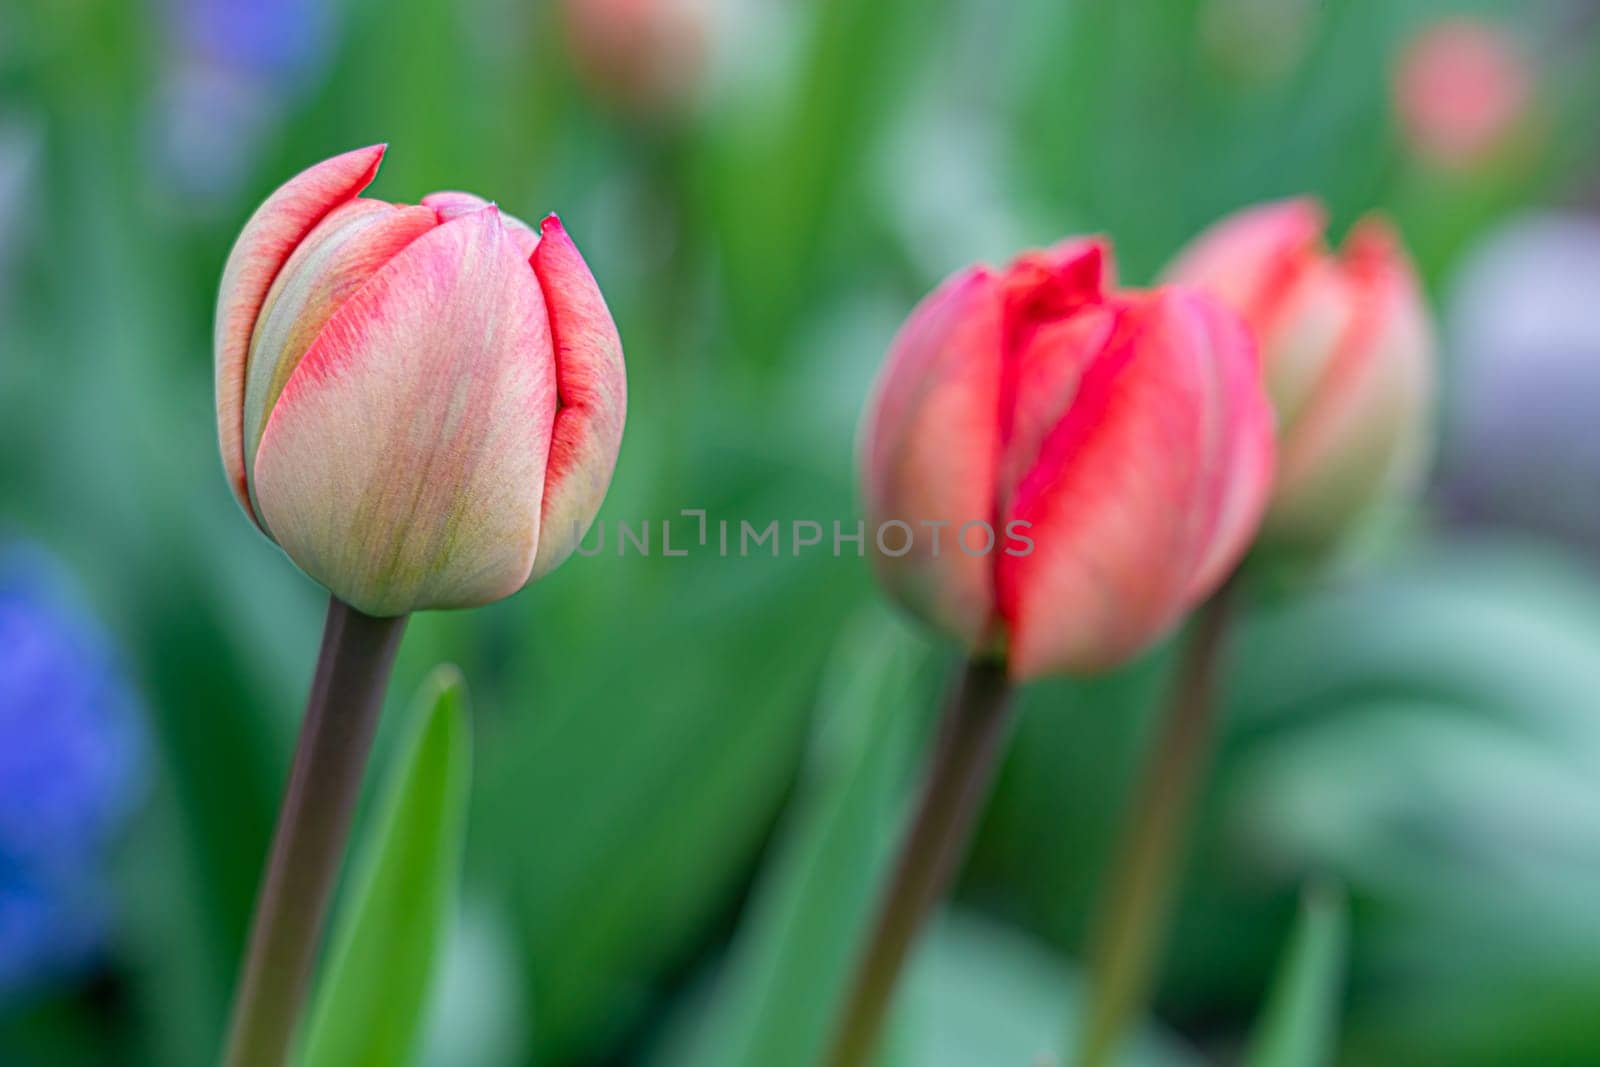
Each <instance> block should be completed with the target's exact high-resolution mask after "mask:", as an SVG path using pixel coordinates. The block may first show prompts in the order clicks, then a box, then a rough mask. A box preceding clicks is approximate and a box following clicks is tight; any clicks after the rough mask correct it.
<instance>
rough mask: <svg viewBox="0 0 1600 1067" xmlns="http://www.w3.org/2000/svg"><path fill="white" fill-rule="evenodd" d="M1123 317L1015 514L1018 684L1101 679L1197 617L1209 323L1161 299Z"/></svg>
mask: <svg viewBox="0 0 1600 1067" xmlns="http://www.w3.org/2000/svg"><path fill="white" fill-rule="evenodd" d="M1119 318H1120V322H1119V328H1118V330H1117V333H1116V335H1115V336H1114V337H1113V338H1112V339H1111V341H1110V343H1109V344H1108V345H1107V346H1106V348H1105V349H1104V351H1103V352H1102V353H1101V354H1100V355H1099V356H1098V357H1097V358H1096V359H1095V360H1094V361H1093V362H1092V363H1091V364H1090V365H1089V366H1088V367H1087V369H1086V370H1085V371H1084V374H1083V377H1082V381H1081V384H1080V385H1079V388H1078V393H1077V397H1076V399H1075V400H1074V402H1073V405H1072V407H1071V409H1070V410H1069V411H1068V412H1067V414H1066V417H1065V418H1063V419H1062V420H1061V422H1060V423H1059V424H1058V425H1057V426H1056V427H1055V428H1054V429H1053V430H1052V431H1051V433H1050V434H1049V436H1048V437H1047V438H1046V440H1045V442H1044V446H1043V448H1042V450H1041V455H1040V459H1039V462H1038V464H1037V465H1036V466H1035V467H1034V468H1033V469H1032V470H1031V471H1029V473H1028V475H1027V476H1026V477H1025V478H1024V479H1023V481H1022V484H1021V485H1020V486H1019V487H1018V490H1017V493H1016V497H1015V499H1014V500H1013V501H1012V503H1011V506H1010V510H1009V513H1008V522H1009V521H1025V522H1028V523H1030V524H1031V530H1030V533H1029V536H1030V537H1031V538H1032V540H1033V542H1034V549H1033V551H1032V552H1031V553H1030V554H1029V555H1026V556H1010V555H1002V556H1001V557H1000V558H999V560H998V561H997V574H996V581H997V585H998V591H999V606H1000V612H1001V614H1002V615H1003V616H1004V617H1005V618H1006V621H1007V622H1008V623H1009V625H1010V635H1011V643H1010V665H1011V671H1012V673H1013V675H1014V676H1016V677H1018V678H1027V677H1034V676H1037V675H1040V674H1044V673H1050V672H1055V671H1069V672H1089V671H1097V670H1103V669H1106V668H1108V667H1111V666H1115V665H1116V664H1118V663H1120V662H1122V661H1123V660H1125V659H1126V658H1127V657H1128V656H1130V655H1132V654H1134V653H1135V652H1137V651H1138V650H1139V649H1141V648H1143V647H1144V646H1145V645H1146V644H1147V643H1148V642H1150V641H1151V640H1153V639H1155V638H1156V637H1157V636H1159V634H1160V633H1161V632H1162V631H1163V630H1164V629H1166V628H1168V627H1170V626H1171V625H1172V624H1173V623H1175V622H1176V621H1177V619H1178V618H1179V616H1180V615H1181V613H1182V611H1183V610H1184V608H1186V607H1187V606H1188V601H1187V599H1186V593H1187V591H1188V588H1189V584H1190V581H1191V577H1192V574H1193V568H1194V566H1195V565H1196V563H1197V556H1198V555H1199V552H1200V547H1201V546H1203V545H1204V543H1205V541H1206V538H1207V536H1208V534H1209V532H1210V529H1211V526H1212V525H1213V521H1214V516H1213V515H1211V514H1206V509H1205V508H1204V507H1203V506H1202V504H1203V499H1202V498H1203V494H1204V493H1205V492H1206V491H1208V490H1209V489H1211V488H1212V487H1211V486H1209V485H1208V484H1207V481H1206V478H1205V473H1206V468H1207V467H1208V466H1212V465H1214V463H1215V459H1214V456H1211V455H1208V451H1211V450H1212V447H1213V446H1212V440H1213V439H1214V438H1215V435H1216V425H1215V420H1216V412H1215V411H1214V410H1213V407H1212V403H1211V390H1212V388H1213V384H1212V382H1211V381H1210V380H1209V379H1210V372H1209V369H1208V368H1207V367H1206V366H1205V362H1204V361H1205V357H1206V356H1207V355H1208V353H1206V352H1204V350H1203V349H1200V348H1198V347H1197V345H1196V344H1195V338H1194V333H1195V332H1196V331H1197V330H1198V328H1199V327H1198V324H1196V323H1194V322H1193V321H1191V320H1190V319H1188V318H1187V317H1185V316H1182V315H1177V314H1174V313H1173V309H1172V307H1171V301H1170V298H1169V297H1167V296H1166V295H1165V294H1162V293H1157V294H1154V295H1153V296H1150V297H1146V298H1143V299H1140V300H1138V301H1134V302H1129V303H1127V304H1124V305H1123V306H1122V307H1121V308H1120V316H1119Z"/></svg>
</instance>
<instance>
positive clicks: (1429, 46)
mask: <svg viewBox="0 0 1600 1067" xmlns="http://www.w3.org/2000/svg"><path fill="white" fill-rule="evenodd" d="M1532 96H1533V74H1532V72H1531V71H1530V69H1529V67H1528V62H1527V59H1526V58H1525V57H1524V55H1523V54H1522V51H1521V49H1520V48H1519V47H1518V45H1517V42H1516V41H1515V40H1513V39H1512V37H1511V35H1510V34H1509V33H1508V32H1507V31H1506V30H1504V29H1502V28H1501V27H1499V26H1496V25H1495V24H1493V23H1490V22H1482V21H1478V20H1475V19H1466V18H1455V19H1444V20H1441V21H1439V22H1435V23H1433V24H1432V25H1431V26H1429V27H1428V28H1427V29H1425V30H1423V31H1422V33H1421V34H1419V35H1418V36H1417V37H1416V38H1415V39H1414V40H1413V41H1412V42H1411V44H1410V45H1408V46H1407V47H1406V49H1405V51H1404V53H1403V54H1402V55H1401V58H1400V63H1399V67H1398V69H1397V70H1396V72H1395V77H1394V106H1395V113H1396V117H1397V119H1398V121H1399V124H1400V130H1401V133H1402V135H1403V136H1404V138H1405V141H1406V144H1407V145H1408V146H1409V147H1410V149H1411V150H1412V151H1413V152H1414V153H1416V154H1417V155H1418V156H1419V157H1421V158H1422V159H1424V160H1427V161H1428V162H1430V163H1434V164H1437V165H1439V166H1444V167H1470V166H1473V165H1475V164H1477V163H1480V162H1482V161H1484V160H1485V159H1487V158H1489V157H1491V156H1493V155H1494V154H1495V153H1496V152H1497V151H1498V150H1499V149H1501V148H1503V147H1504V146H1505V145H1506V143H1507V142H1508V140H1509V139H1510V137H1511V134H1512V133H1513V132H1514V131H1515V130H1516V129H1517V127H1518V126H1519V125H1520V124H1521V123H1522V122H1523V121H1524V119H1525V118H1526V116H1527V112H1528V109H1529V106H1530V102H1531V100H1532Z"/></svg>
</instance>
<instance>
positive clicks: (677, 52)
mask: <svg viewBox="0 0 1600 1067" xmlns="http://www.w3.org/2000/svg"><path fill="white" fill-rule="evenodd" d="M561 6H562V21H563V24H564V29H565V31H566V40H567V46H568V48H569V49H570V52H571V55H572V61H573V64H574V66H575V67H576V68H577V72H578V75H579V77H581V78H582V79H583V81H584V82H585V83H586V84H587V85H588V87H589V88H591V89H592V90H594V92H595V93H597V94H598V95H600V96H601V97H604V98H605V99H606V100H607V101H608V102H609V103H611V104H612V105H614V106H616V107H618V108H620V109H622V110H624V111H627V112H630V113H632V114H634V115H638V116H646V117H648V116H670V115H672V114H673V113H675V112H679V111H682V110H683V109H684V108H685V107H686V106H687V105H688V103H689V101H690V99H691V98H692V97H693V96H694V94H695V91H696V90H697V89H698V88H699V86H700V82H701V80H702V78H703V77H704V75H705V70H706V65H707V63H708V61H709V52H710V31H711V10H710V6H709V2H708V0H564V2H563V3H562V5H561Z"/></svg>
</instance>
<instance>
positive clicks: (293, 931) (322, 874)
mask: <svg viewBox="0 0 1600 1067" xmlns="http://www.w3.org/2000/svg"><path fill="white" fill-rule="evenodd" d="M405 623H406V620H405V616H400V617H398V618H392V619H377V618H373V617H372V616H370V615H364V614H362V613H361V612H359V611H357V610H356V609H355V608H352V607H350V606H349V605H348V604H345V603H343V602H342V601H340V600H339V599H338V598H337V597H334V598H330V600H329V603H328V618H327V622H326V623H325V625H324V628H323V633H322V651H321V652H320V653H319V655H318V657H317V670H316V674H315V676H314V677H313V679H312V682H311V695H310V696H309V697H308V698H307V700H306V715H305V720H304V722H303V723H302V725H301V728H300V741H299V744H298V746H297V747H296V749H295V754H294V766H293V769H292V770H291V772H290V775H289V786H288V790H287V792H286V793H285V794H284V798H283V806H282V807H281V808H280V809H279V812H278V826H277V829H276V830H275V831H274V833H273V838H272V852H271V856H270V858H269V859H268V861H267V869H266V872H265V874H264V876H263V878H262V882H261V890H260V893H259V896H258V897H257V899H256V912H255V920H254V922H253V924H252V927H251V931H250V943H249V948H248V950H247V952H246V954H245V961H244V969H243V971H242V972H241V976H240V979H239V987H238V993H237V994H236V996H237V999H236V1000H235V1002H234V1006H233V1021H232V1024H231V1027H230V1030H229V1037H228V1046H227V1051H226V1054H225V1055H224V1057H223V1063H224V1064H226V1065H227V1067H283V1064H285V1063H287V1062H288V1058H289V1050H290V1045H291V1042H292V1041H293V1038H294V1031H295V1024H296V1023H297V1022H298V1020H299V1017H300V1013H301V1009H302V1008H303V1007H304V1004H305V999H306V991H307V987H308V986H309V985H310V979H311V972H312V965H313V962H314V961H315V958H316V954H317V942H318V940H319V937H320V935H321V932H322V925H323V920H324V918H325V917H326V915H327V912H328V902H329V900H330V899H331V898H332V896H333V888H334V885H335V883H336V882H337V881H338V875H339V868H340V865H341V862H342V860H343V858H344V851H345V843H346V841H347V840H348V838H349V836H350V824H351V821H352V818H353V816H354V814H355V806H356V798H357V797H358V796H359V795H360V792H361V778H362V772H363V771H364V770H365V768H366V763H367V754H368V752H369V751H370V750H371V748H372V736H373V733H374V732H375V730H376V728H377V725H378V714H379V712H380V711H381V710H382V708H383V694H384V690H385V689H386V688H387V687H388V684H389V672H390V668H391V667H393V665H394V657H395V652H396V651H397V650H398V648H399V647H400V635H401V633H402V632H403V631H404V629H405Z"/></svg>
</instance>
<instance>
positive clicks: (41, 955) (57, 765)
mask: <svg viewBox="0 0 1600 1067" xmlns="http://www.w3.org/2000/svg"><path fill="white" fill-rule="evenodd" d="M141 723H142V719H141V717H140V713H139V709H138V704H137V701H136V700H135V698H134V696H133V694H132V692H131V690H130V689H129V687H128V683H127V679H126V678H125V677H124V675H123V673H122V672H121V670H120V669H119V668H118V665H117V663H116V660H115V657H114V655H113V653H112V650H111V648H110V646H109V644H108V642H107V639H106V635H105V634H104V633H103V632H102V631H101V630H100V628H99V627H98V626H97V625H95V624H94V623H93V621H92V620H91V619H89V618H88V617H87V616H86V615H85V614H84V613H83V612H82V611H81V610H80V609H79V608H77V607H76V606H75V605H74V604H73V603H72V601H71V594H70V585H69V583H67V582H66V580H65V578H64V576H63V575H62V574H61V573H60V571H59V569H58V568H57V567H56V565H55V564H54V562H53V561H52V560H51V559H50V558H49V557H47V556H45V555H44V554H43V553H42V552H40V551H39V550H37V549H33V548H27V547H22V546H16V545H10V546H7V545H0V995H4V994H6V993H8V992H11V991H13V990H14V989H16V988H18V987H19V986H21V985H24V984H27V983H29V982H30V981H35V980H45V979H48V978H50V977H54V976H57V975H60V974H62V973H63V972H66V971H69V970H70V969H72V968H73V967H75V966H77V965H79V964H80V963H81V962H82V961H83V960H84V959H85V958H86V956H87V955H88V954H89V951H90V950H91V949H92V948H93V946H94V944H95V942H96V941H97V939H98V936H99V931H100V928H101V925H102V921H103V914H102V912H103V907H104V900H103V893H102V882H103V866H104V860H105V851H106V848H107V846H108V844H109V843H110V841H111V839H112V836H113V834H114V833H115V831H116V830H117V828H118V827H119V825H120V824H121V822H122V821H123V819H124V818H125V817H126V816H127V814H128V812H129V809H130V808H131V806H132V804H133V801H134V798H135V797H136V795H137V792H138V788H137V787H138V779H139V774H140V767H141V757H142V755H143V752H144V744H143V741H144V738H143V735H142V732H141Z"/></svg>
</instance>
